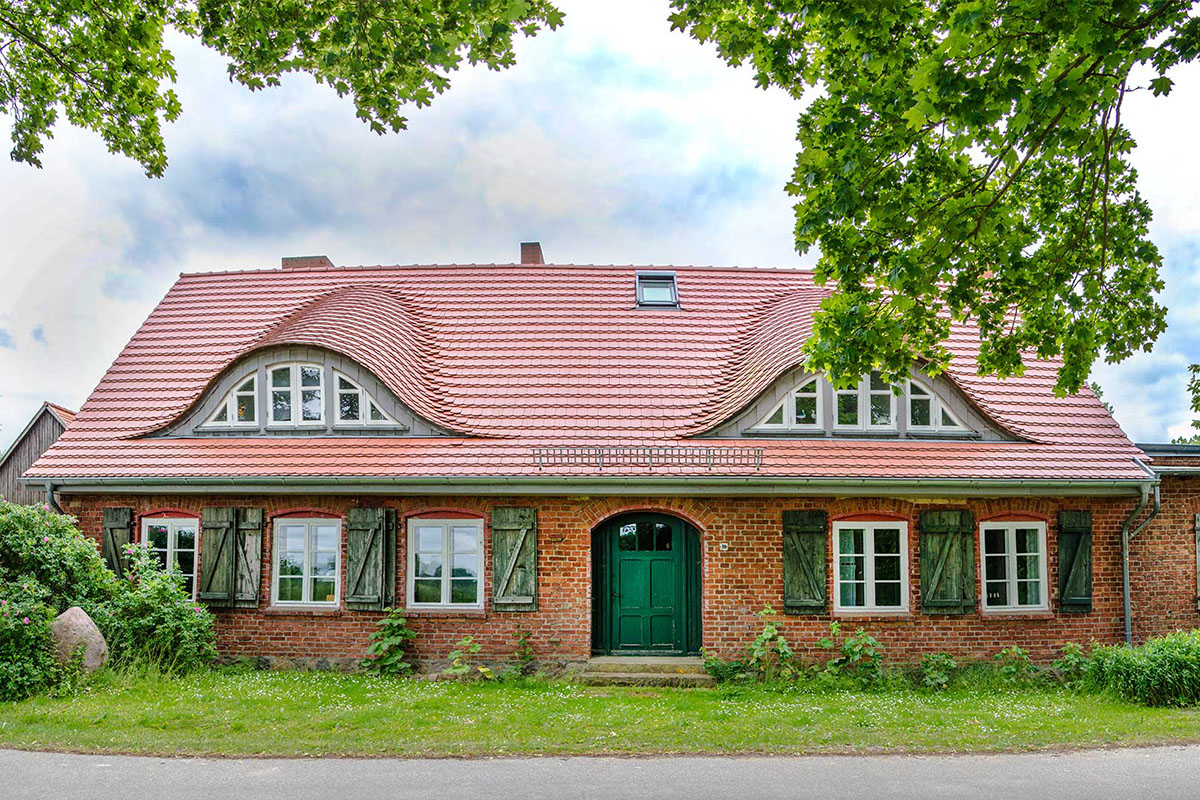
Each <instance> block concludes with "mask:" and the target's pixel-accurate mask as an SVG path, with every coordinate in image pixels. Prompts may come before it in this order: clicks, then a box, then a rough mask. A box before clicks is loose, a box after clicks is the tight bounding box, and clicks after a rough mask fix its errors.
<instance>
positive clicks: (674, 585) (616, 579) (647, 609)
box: [595, 514, 689, 655]
mask: <svg viewBox="0 0 1200 800" xmlns="http://www.w3.org/2000/svg"><path fill="white" fill-rule="evenodd" d="M603 535H604V536H605V537H606V541H605V542H604V549H605V555H606V559H605V560H606V561H607V565H608V573H607V578H606V579H601V580H597V581H596V584H595V585H596V586H603V585H605V584H607V585H608V586H611V587H612V590H611V597H610V598H609V599H608V606H607V611H608V614H607V618H608V621H609V624H610V625H611V628H610V630H611V636H610V639H609V642H608V644H607V648H605V649H606V650H607V651H608V652H619V653H647V654H650V653H658V654H664V655H670V654H677V653H683V652H685V650H686V646H687V645H686V630H687V609H688V607H689V605H688V603H687V602H686V593H687V582H686V581H685V580H684V577H685V574H686V570H685V568H684V562H685V553H686V548H685V547H684V546H683V544H684V535H685V526H684V523H683V522H682V521H681V520H677V519H673V518H671V517H668V516H665V515H662V514H638V515H630V516H628V517H622V518H620V519H618V520H614V521H613V522H612V523H611V524H610V525H609V526H608V528H607V530H606V532H604V534H603Z"/></svg>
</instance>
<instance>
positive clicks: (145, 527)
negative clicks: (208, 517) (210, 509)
mask: <svg viewBox="0 0 1200 800" xmlns="http://www.w3.org/2000/svg"><path fill="white" fill-rule="evenodd" d="M152 525H165V526H166V528H167V563H168V564H174V563H175V553H176V551H177V550H178V543H179V529H180V528H188V529H190V530H191V531H192V533H193V538H192V548H191V553H192V574H191V576H190V577H191V579H192V599H193V600H195V599H196V592H197V590H198V588H199V584H200V520H199V519H196V518H195V517H143V518H142V544H143V545H145V546H146V547H147V548H149V549H150V550H151V551H152V552H157V551H158V548H157V547H153V546H152V545H151V544H150V526H152ZM183 574H184V575H185V576H186V575H187V573H183Z"/></svg>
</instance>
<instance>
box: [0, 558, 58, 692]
mask: <svg viewBox="0 0 1200 800" xmlns="http://www.w3.org/2000/svg"><path fill="white" fill-rule="evenodd" d="M45 594H46V591H45V589H43V588H42V587H40V586H37V585H36V583H35V582H34V581H33V580H32V579H27V580H26V581H25V583H4V582H0V701H4V700H22V699H24V698H26V697H29V696H30V695H34V694H37V693H38V692H41V691H45V690H46V689H49V688H51V687H53V686H54V685H55V683H57V682H58V680H59V676H60V670H59V669H58V662H57V661H56V660H55V658H54V652H53V649H52V645H51V641H50V622H51V620H53V619H54V610H53V609H52V608H51V607H50V606H48V605H47V604H46V603H45V601H44V599H43V598H44V596H45Z"/></svg>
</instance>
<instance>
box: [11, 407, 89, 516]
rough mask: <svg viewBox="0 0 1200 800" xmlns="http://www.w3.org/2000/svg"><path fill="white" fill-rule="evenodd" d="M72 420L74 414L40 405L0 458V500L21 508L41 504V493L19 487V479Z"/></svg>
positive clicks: (32, 488)
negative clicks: (15, 504)
mask: <svg viewBox="0 0 1200 800" xmlns="http://www.w3.org/2000/svg"><path fill="white" fill-rule="evenodd" d="M73 419H75V412H74V411H71V410H69V409H66V408H63V407H62V406H59V405H55V404H54V403H51V402H45V403H42V407H41V408H39V409H38V410H37V413H36V414H34V415H33V418H32V419H30V420H29V423H28V424H27V425H26V426H25V428H24V429H23V430H22V431H21V432H20V433H18V434H17V438H16V439H14V440H13V443H12V444H11V445H10V446H9V448H8V450H7V451H6V452H5V453H4V454H3V455H0V499H4V500H7V501H8V502H10V503H20V504H22V505H29V504H31V503H40V502H42V501H43V500H45V498H46V492H45V490H43V489H39V488H37V487H35V486H27V485H23V484H21V483H20V478H21V475H22V474H23V473H24V472H25V470H27V469H29V467H30V466H32V465H33V462H35V461H37V460H38V459H39V458H40V457H41V455H42V453H44V452H46V449H47V448H48V447H50V445H52V444H54V443H55V442H56V441H58V437H59V436H62V432H63V431H65V430H66V429H67V426H69V425H70V424H71V420H73Z"/></svg>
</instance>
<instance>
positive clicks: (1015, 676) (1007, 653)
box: [992, 645, 1041, 683]
mask: <svg viewBox="0 0 1200 800" xmlns="http://www.w3.org/2000/svg"><path fill="white" fill-rule="evenodd" d="M992 660H993V661H995V663H996V667H997V668H998V669H999V671H1000V676H1001V677H1002V678H1004V680H1006V681H1008V682H1009V683H1029V682H1030V681H1032V680H1033V679H1034V678H1036V677H1037V676H1038V673H1039V672H1041V670H1040V669H1039V668H1038V666H1037V665H1036V664H1034V663H1033V662H1032V661H1030V660H1029V653H1028V652H1026V651H1025V650H1022V649H1021V648H1020V647H1017V646H1016V645H1013V646H1011V647H1006V648H1004V649H1003V650H1001V651H1000V652H999V653H996V655H994V656H992Z"/></svg>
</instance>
